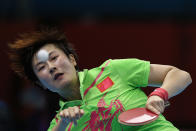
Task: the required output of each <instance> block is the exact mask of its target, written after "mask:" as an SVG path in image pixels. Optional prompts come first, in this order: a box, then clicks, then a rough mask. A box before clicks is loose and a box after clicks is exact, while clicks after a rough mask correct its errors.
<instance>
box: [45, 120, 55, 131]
mask: <svg viewBox="0 0 196 131" xmlns="http://www.w3.org/2000/svg"><path fill="white" fill-rule="evenodd" d="M55 125H56V119H55V118H53V120H52V121H51V122H50V126H49V128H48V130H47V131H52V129H53V128H54V126H55Z"/></svg>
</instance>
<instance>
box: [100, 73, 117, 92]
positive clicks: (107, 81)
mask: <svg viewBox="0 0 196 131" xmlns="http://www.w3.org/2000/svg"><path fill="white" fill-rule="evenodd" d="M113 84H114V82H113V81H112V80H111V79H110V77H109V76H108V77H107V78H105V79H104V80H103V81H102V82H101V83H99V84H98V85H97V88H98V89H99V91H101V92H104V91H105V90H106V89H108V88H110V87H111V86H112V85H113Z"/></svg>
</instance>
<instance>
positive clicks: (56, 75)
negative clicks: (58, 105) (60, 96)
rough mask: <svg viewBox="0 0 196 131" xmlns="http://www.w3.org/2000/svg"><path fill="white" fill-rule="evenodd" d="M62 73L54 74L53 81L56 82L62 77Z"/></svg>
mask: <svg viewBox="0 0 196 131" xmlns="http://www.w3.org/2000/svg"><path fill="white" fill-rule="evenodd" d="M63 74H64V73H56V74H55V75H54V80H57V79H58V78H59V77H60V76H62V75H63Z"/></svg>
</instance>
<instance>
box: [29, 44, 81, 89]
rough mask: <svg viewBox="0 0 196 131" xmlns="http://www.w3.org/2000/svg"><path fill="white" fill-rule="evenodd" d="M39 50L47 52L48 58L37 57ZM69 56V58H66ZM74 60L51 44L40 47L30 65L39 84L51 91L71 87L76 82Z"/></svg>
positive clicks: (71, 56)
mask: <svg viewBox="0 0 196 131" xmlns="http://www.w3.org/2000/svg"><path fill="white" fill-rule="evenodd" d="M40 50H45V51H47V52H48V60H46V61H42V60H40V59H39V57H37V55H38V53H39V51H40ZM68 57H69V58H68ZM75 66H76V61H75V59H74V56H73V55H72V54H70V55H69V56H67V55H66V54H65V53H64V52H63V51H62V50H61V49H59V48H57V47H56V46H55V45H53V44H47V45H45V46H43V47H42V48H40V49H39V50H38V51H37V52H36V53H35V54H34V56H33V59H32V67H33V70H34V73H35V74H36V76H37V77H38V79H39V81H40V82H41V84H42V85H43V86H44V87H45V88H48V89H49V90H51V91H53V92H60V91H61V90H63V89H65V88H72V87H73V86H74V85H75V84H76V83H77V80H78V78H77V73H76V69H75Z"/></svg>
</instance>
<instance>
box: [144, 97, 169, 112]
mask: <svg viewBox="0 0 196 131" xmlns="http://www.w3.org/2000/svg"><path fill="white" fill-rule="evenodd" d="M146 108H147V109H148V110H150V111H152V112H154V113H156V114H158V115H159V114H160V113H163V112H164V110H165V105H164V100H163V99H162V98H160V97H159V96H151V97H149V98H148V100H147V103H146Z"/></svg>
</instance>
